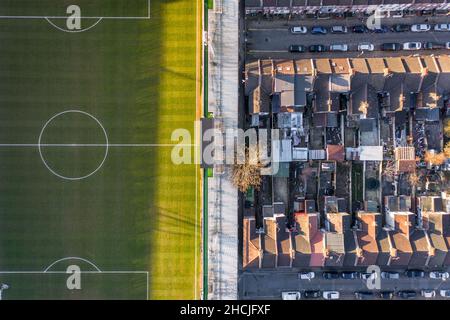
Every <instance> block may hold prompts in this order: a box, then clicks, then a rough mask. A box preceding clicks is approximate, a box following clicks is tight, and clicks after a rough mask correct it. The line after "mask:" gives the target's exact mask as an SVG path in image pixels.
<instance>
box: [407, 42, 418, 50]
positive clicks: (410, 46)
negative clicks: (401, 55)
mask: <svg viewBox="0 0 450 320" xmlns="http://www.w3.org/2000/svg"><path fill="white" fill-rule="evenodd" d="M420 49H422V42H405V43H404V44H403V50H420Z"/></svg>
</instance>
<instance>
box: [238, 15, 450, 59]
mask: <svg viewBox="0 0 450 320" xmlns="http://www.w3.org/2000/svg"><path fill="white" fill-rule="evenodd" d="M246 22H247V24H246V26H247V27H246V33H245V35H246V49H247V60H252V59H299V58H308V59H309V58H318V57H321V58H330V57H333V58H354V57H379V56H380V51H379V50H380V46H381V44H382V43H386V42H396V43H405V42H413V41H417V42H422V43H424V42H428V41H435V42H449V41H450V32H434V31H430V32H387V33H363V34H358V33H352V32H351V27H353V26H355V25H361V24H365V20H364V21H363V20H362V19H360V18H347V19H338V20H336V19H327V20H320V19H296V20H287V19H276V20H267V19H261V18H260V19H254V18H247V21H246ZM449 22H450V18H449V17H446V16H436V17H405V18H384V19H382V20H381V24H382V25H386V26H392V25H394V24H399V23H402V24H415V23H428V24H437V23H449ZM299 25H303V26H306V27H308V30H310V29H311V27H312V26H324V27H331V26H333V25H345V26H347V27H348V29H349V32H348V33H347V34H331V33H328V34H326V35H313V34H311V33H307V34H291V33H290V31H289V29H290V27H292V26H299ZM361 42H370V43H372V44H374V46H375V50H374V51H372V52H361V51H358V44H359V43H361ZM342 43H345V44H347V45H348V47H349V51H348V52H325V53H309V52H305V53H290V52H289V51H288V49H289V46H290V45H292V44H297V45H304V46H306V47H308V46H310V45H313V44H322V45H327V46H329V45H331V44H342ZM418 53H420V54H449V53H450V50H446V49H441V50H419V51H397V52H387V51H384V52H383V56H405V55H413V54H418Z"/></svg>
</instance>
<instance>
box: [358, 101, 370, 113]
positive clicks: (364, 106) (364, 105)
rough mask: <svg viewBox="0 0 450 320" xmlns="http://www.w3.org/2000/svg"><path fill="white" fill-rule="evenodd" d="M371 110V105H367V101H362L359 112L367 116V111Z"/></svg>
mask: <svg viewBox="0 0 450 320" xmlns="http://www.w3.org/2000/svg"><path fill="white" fill-rule="evenodd" d="M368 109H369V104H368V103H367V101H361V103H360V104H359V109H358V110H359V111H360V112H361V113H362V114H363V115H364V116H367V110H368Z"/></svg>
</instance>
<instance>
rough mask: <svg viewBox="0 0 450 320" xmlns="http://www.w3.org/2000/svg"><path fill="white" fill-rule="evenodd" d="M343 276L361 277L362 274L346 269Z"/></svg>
mask: <svg viewBox="0 0 450 320" xmlns="http://www.w3.org/2000/svg"><path fill="white" fill-rule="evenodd" d="M341 277H342V279H359V278H360V277H361V276H360V275H359V272H352V271H344V272H342V273H341Z"/></svg>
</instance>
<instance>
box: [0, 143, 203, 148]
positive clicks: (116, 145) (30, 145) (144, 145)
mask: <svg viewBox="0 0 450 320" xmlns="http://www.w3.org/2000/svg"><path fill="white" fill-rule="evenodd" d="M39 147H41V148H42V147H65V148H73V147H109V148H120V147H123V148H128V147H130V148H131V147H136V148H140V147H141V148H147V147H148V148H151V147H198V145H196V144H173V143H130V144H129V143H123V144H122V143H113V144H105V143H60V144H58V143H41V144H38V143H3V144H0V148H39Z"/></svg>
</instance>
